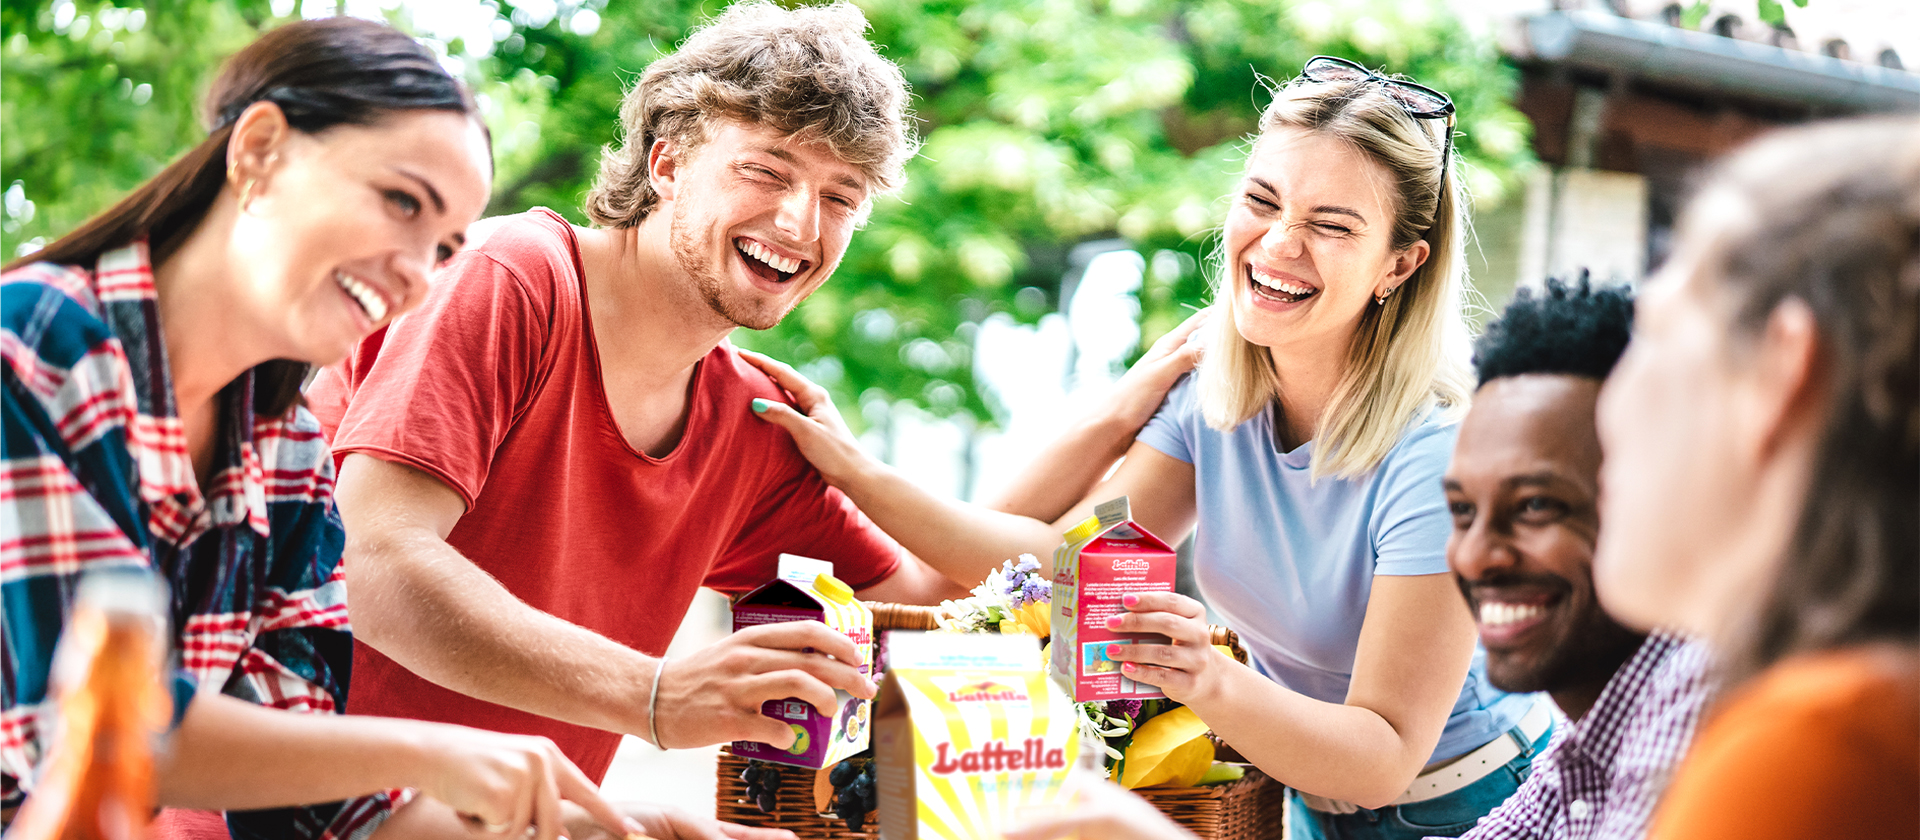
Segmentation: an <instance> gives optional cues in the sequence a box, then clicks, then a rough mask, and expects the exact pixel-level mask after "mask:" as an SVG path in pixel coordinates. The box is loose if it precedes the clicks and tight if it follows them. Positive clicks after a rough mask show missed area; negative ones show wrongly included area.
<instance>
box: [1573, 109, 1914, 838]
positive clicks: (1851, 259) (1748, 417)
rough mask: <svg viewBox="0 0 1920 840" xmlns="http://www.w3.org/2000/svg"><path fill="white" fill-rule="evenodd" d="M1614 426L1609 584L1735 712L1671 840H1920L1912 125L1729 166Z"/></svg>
mask: <svg viewBox="0 0 1920 840" xmlns="http://www.w3.org/2000/svg"><path fill="white" fill-rule="evenodd" d="M1680 242H1681V245H1680V246H1679V247H1678V248H1677V249H1676V250H1675V252H1674V255H1673V258H1672V260H1671V261H1670V262H1669V263H1668V264H1667V266H1666V268H1664V269H1662V271H1661V272H1660V273H1659V275H1658V276H1657V277H1656V278H1654V279H1653V280H1651V281H1649V282H1648V284H1647V286H1646V289H1645V291H1644V293H1643V294H1642V296H1641V298H1640V308H1639V312H1638V314H1637V324H1636V330H1637V332H1636V335H1635V338H1634V340H1633V344H1632V345H1631V346H1630V347H1629V348H1628V350H1627V354H1626V356H1625V358H1623V359H1622V361H1621V363H1620V366H1619V368H1618V369H1616V370H1615V371H1614V374H1613V377H1612V378H1611V379H1610V380H1609V381H1608V384H1607V386H1606V389H1605V392H1604V394H1603V396H1602V398H1601V403H1600V427H1601V428H1600V432H1601V440H1602V443H1603V445H1604V447H1605V450H1606V461H1605V466H1604V467H1603V472H1602V482H1603V486H1604V488H1605V489H1604V491H1603V499H1602V516H1601V519H1602V521H1603V522H1604V523H1605V525H1604V528H1603V532H1602V535H1601V538H1600V541H1599V549H1598V555H1597V556H1596V558H1595V560H1594V575H1595V578H1596V583H1597V585H1598V587H1599V592H1600V596H1601V599H1602V601H1603V603H1604V604H1605V605H1606V607H1607V609H1608V610H1609V611H1610V612H1612V613H1613V614H1614V615H1615V616H1617V617H1619V618H1620V619H1622V620H1623V621H1625V622H1627V623H1629V624H1634V625H1638V626H1642V627H1650V626H1654V625H1661V626H1674V627H1679V628H1682V629H1684V630H1686V631H1691V632H1695V633H1700V634H1704V635H1705V636H1707V637H1708V638H1709V639H1710V640H1712V641H1713V642H1714V644H1715V646H1716V647H1717V649H1718V650H1719V651H1720V653H1721V655H1722V656H1723V672H1722V674H1721V678H1722V680H1723V684H1722V691H1723V693H1722V695H1721V699H1720V700H1719V702H1718V705H1717V706H1716V707H1715V708H1713V709H1711V710H1710V711H1709V712H1708V717H1707V720H1706V723H1705V727H1704V729H1703V730H1702V732H1701V734H1700V736H1699V738H1698V740H1696V741H1695V743H1694V746H1693V749H1692V752H1691V754H1690V755H1689V756H1688V757H1687V759H1686V761H1685V762H1684V763H1683V765H1682V767H1681V769H1680V771H1679V773H1678V774H1677V775H1676V777H1675V778H1674V781H1673V783H1672V785H1671V787H1669V789H1668V792H1667V799H1666V801H1665V802H1664V803H1663V804H1662V806H1661V809H1660V811H1659V812H1658V813H1657V814H1656V816H1655V819H1654V826H1653V829H1652V832H1651V836H1653V837H1655V838H1689V840H1700V838H1721V837H1725V838H1736V837H1737V838H1742V840H1753V838H1775V837H1778V838H1788V837H1793V838H1800V837H1874V838H1887V837H1915V836H1920V527H1916V513H1917V512H1920V407H1916V400H1917V399H1920V342H1917V341H1916V338H1917V337H1920V121H1916V120H1913V119H1911V118H1902V119H1879V120H1863V121H1849V122H1837V123H1830V124H1825V125H1819V126H1814V127H1809V128H1800V129H1794V130H1790V131H1783V132H1780V133H1778V134H1776V135H1773V136H1771V137H1769V138H1767V139H1764V140H1762V141H1760V142H1758V143H1755V144H1753V145H1752V146H1750V147H1748V148H1747V149H1745V150H1743V151H1741V152H1738V153H1736V154H1735V155H1734V156H1733V157H1731V158H1729V159H1728V160H1727V161H1725V162H1724V163H1723V164H1722V165H1720V166H1719V167H1718V169H1717V171H1716V172H1715V173H1714V175H1713V177H1712V179H1711V180H1710V181H1709V182H1708V183H1707V185H1706V186H1705V188H1704V189H1703V191H1702V192H1701V193H1700V195H1699V196H1698V197H1697V198H1696V199H1695V200H1694V201H1693V203H1692V205H1691V206H1690V208H1689V209H1688V211H1687V214H1686V216H1685V217H1684V218H1683V220H1682V225H1681V236H1680Z"/></svg>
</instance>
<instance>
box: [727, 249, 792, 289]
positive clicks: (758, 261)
mask: <svg viewBox="0 0 1920 840" xmlns="http://www.w3.org/2000/svg"><path fill="white" fill-rule="evenodd" d="M733 248H734V250H736V251H739V252H740V256H742V257H745V259H743V260H741V262H744V263H746V266H747V270H748V271H751V272H753V273H754V275H755V276H757V277H760V278H762V279H765V280H768V281H770V282H774V283H785V282H787V281H788V280H791V279H793V276H794V275H795V274H798V273H800V269H802V268H805V267H806V265H807V261H806V260H796V259H791V258H788V257H783V256H780V255H779V254H776V253H774V252H773V251H771V250H768V248H767V247H766V246H764V245H761V244H760V243H758V242H755V241H753V240H751V239H746V238H740V239H735V240H733Z"/></svg>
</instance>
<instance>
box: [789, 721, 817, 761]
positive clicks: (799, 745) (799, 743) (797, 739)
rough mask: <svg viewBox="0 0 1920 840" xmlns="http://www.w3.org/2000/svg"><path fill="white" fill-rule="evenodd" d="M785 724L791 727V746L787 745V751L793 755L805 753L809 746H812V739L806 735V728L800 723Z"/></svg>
mask: <svg viewBox="0 0 1920 840" xmlns="http://www.w3.org/2000/svg"><path fill="white" fill-rule="evenodd" d="M787 725H788V726H791V727H793V746H791V747H788V748H787V752H790V753H793V754H794V755H801V754H803V753H805V752H806V751H807V749H808V748H809V747H812V746H813V743H812V742H813V739H812V738H810V737H808V736H807V730H805V729H803V728H801V726H800V724H797V723H789V724H787Z"/></svg>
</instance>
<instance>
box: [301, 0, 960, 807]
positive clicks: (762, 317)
mask: <svg viewBox="0 0 1920 840" xmlns="http://www.w3.org/2000/svg"><path fill="white" fill-rule="evenodd" d="M864 29H865V20H864V19H863V18H862V17H861V15H860V13H859V11H858V10H856V9H854V8H853V7H852V6H849V5H845V4H836V5H834V6H828V7H815V8H806V9H798V10H793V11H787V10H783V9H781V8H779V7H777V6H774V5H771V4H741V5H736V6H734V7H733V8H731V9H729V10H728V11H727V12H726V13H724V14H722V15H721V16H720V17H719V18H718V19H717V20H716V21H714V22H713V23H711V24H710V25H709V26H707V27H706V28H704V29H702V30H700V31H698V32H696V33H695V34H694V35H693V36H692V37H690V38H689V39H688V41H687V42H686V44H685V45H684V46H683V47H682V48H681V49H680V50H679V51H678V52H677V53H675V54H673V55H670V56H668V57H665V58H662V59H660V60H659V61H656V62H655V63H654V64H653V65H652V66H650V67H649V68H648V69H647V71H646V74H645V75H644V76H643V77H642V78H641V81H640V83H639V85H637V86H636V87H635V88H634V90H633V91H632V92H631V93H630V94H629V95H628V97H627V101H626V103H625V104H624V105H623V107H622V111H621V113H622V122H623V126H622V128H623V129H624V134H625V137H626V143H625V146H624V148H620V149H610V150H609V151H608V152H607V153H606V156H605V160H604V161H603V162H602V166H601V172H600V177H599V181H598V183H596V185H595V186H594V188H593V190H592V192H591V193H589V195H588V197H587V204H588V206H587V211H588V215H590V216H591V217H592V218H593V220H594V221H595V222H596V223H597V226H596V227H594V228H576V227H573V226H571V225H569V224H568V223H567V222H566V221H565V220H563V219H561V218H560V217H559V216H557V215H555V214H553V213H552V212H550V211H547V210H543V209H542V210H534V211H532V212H529V213H524V214H521V215H518V216H512V217H508V218H505V219H496V220H492V221H490V222H484V223H482V224H480V225H476V226H475V230H474V231H473V240H474V242H473V243H472V244H471V246H470V247H469V248H468V249H467V250H464V251H462V252H461V253H459V254H458V255H456V256H455V257H454V258H453V259H452V261H451V262H450V263H449V264H448V266H447V267H446V269H445V270H444V271H442V272H441V273H440V274H439V275H438V276H437V277H436V279H435V280H434V282H433V285H432V288H431V290H430V292H429V294H428V299H427V302H426V303H425V304H424V305H423V306H422V307H421V308H420V310H419V311H417V312H414V313H410V314H408V315H407V316H405V317H403V318H401V319H399V320H398V321H396V322H394V324H393V325H392V326H391V327H390V328H389V329H388V330H386V331H385V332H384V333H383V334H376V335H374V336H373V337H371V338H369V339H368V340H367V341H366V342H365V344H364V345H363V346H362V347H361V348H359V350H358V351H356V353H355V354H354V355H353V356H352V357H350V358H349V359H348V360H347V361H345V362H343V363H342V364H340V365H338V366H335V367H333V368H329V369H328V370H326V371H324V372H323V374H322V376H321V378H320V379H319V380H318V381H316V382H315V383H314V385H313V387H312V388H311V390H310V392H309V394H308V399H309V401H310V403H311V404H312V407H313V408H314V412H315V414H316V415H318V416H319V417H320V418H321V422H322V424H323V425H324V426H325V428H326V430H327V432H328V434H329V435H330V438H331V440H332V442H333V446H334V452H335V457H337V458H341V459H342V464H341V470H340V479H339V488H338V490H337V494H336V495H337V497H338V499H339V504H340V511H341V516H342V517H343V519H344V520H345V522H346V524H347V532H348V535H349V536H348V543H347V547H346V556H347V562H346V568H347V570H348V571H347V574H348V578H349V580H348V585H349V588H350V591H351V592H352V593H353V595H352V616H353V622H354V629H355V635H356V638H357V639H358V640H359V642H358V643H357V644H356V647H355V651H354V674H353V684H352V693H351V695H350V698H349V703H350V705H349V708H350V710H351V711H353V712H356V713H366V714H382V715H394V716H404V717H414V718H426V719H432V720H442V721H458V722H461V723H465V724H469V725H475V726H481V727H486V728H489V729H496V730H502V731H509V732H523V733H535V734H541V735H546V736H548V737H550V738H552V739H553V740H554V741H555V742H556V743H558V744H559V745H560V747H561V748H562V749H563V750H564V751H565V752H566V753H567V755H568V756H569V757H570V758H572V759H573V760H574V762H575V763H577V764H578V765H579V766H580V768H581V769H582V770H584V771H586V772H587V773H588V774H589V775H591V776H593V777H594V778H599V777H601V776H603V775H604V774H605V772H606V768H607V765H608V763H609V762H610V761H611V759H612V757H613V753H614V750H615V748H616V747H617V745H618V743H619V737H620V734H621V733H629V734H634V735H639V736H641V737H645V738H648V739H649V740H653V741H655V742H656V743H658V744H660V745H662V746H664V747H693V746H698V745H706V744H714V743H720V742H726V741H731V740H735V739H748V740H757V741H764V742H768V743H772V744H775V745H777V746H785V745H787V744H788V743H790V742H791V740H792V739H793V737H794V736H793V733H792V731H791V730H790V729H789V728H788V727H786V726H785V725H784V724H781V723H779V722H777V721H775V720H773V719H771V718H767V717H763V716H761V715H760V705H761V703H762V702H763V701H766V700H770V699H779V698H784V697H799V698H802V699H805V700H809V701H813V702H814V703H815V704H816V705H818V706H822V707H826V706H827V704H829V703H830V702H831V701H832V692H833V690H834V689H836V688H838V689H845V690H848V691H852V692H853V693H855V694H857V695H859V696H862V697H871V696H872V693H873V686H872V684H871V683H870V682H868V681H867V680H866V679H865V678H864V677H861V676H860V675H859V674H858V672H856V671H855V670H854V668H853V666H851V665H849V664H847V663H848V662H849V661H850V660H852V658H853V656H854V648H853V646H852V644H851V643H850V642H848V641H847V640H846V639H845V638H844V637H841V636H839V635H837V634H835V633H833V632H831V631H829V630H827V629H826V627H825V626H824V625H821V624H818V623H806V624H798V623H796V624H785V625H773V626H767V627H758V628H752V629H749V630H744V631H741V632H739V633H735V634H733V635H732V636H730V637H728V638H726V639H725V640H723V641H721V642H719V643H717V644H715V645H714V646H712V647H710V648H707V649H706V650H703V651H700V652H699V653H698V654H695V655H693V656H689V657H686V658H684V659H680V658H676V659H674V660H672V661H671V662H669V661H667V660H666V659H663V658H656V657H657V656H659V655H660V654H662V653H663V652H664V651H665V649H666V647H667V643H668V642H669V641H670V640H671V639H672V637H673V633H674V630H675V629H676V628H677V627H678V626H679V623H680V620H681V618H682V617H683V616H684V614H685V612H686V609H687V607H688V604H689V603H690V602H691V600H692V598H693V596H694V593H695V591H696V590H697V589H699V588H700V587H702V586H708V587H712V588H714V589H717V590H720V591H722V592H728V593H737V592H742V591H745V590H747V589H749V588H752V587H754V586H757V585H759V584H761V583H764V582H766V581H767V580H769V579H771V578H772V577H773V575H774V572H775V560H776V558H777V556H778V555H779V554H780V553H781V552H790V553H795V554H803V555H807V556H811V557H817V558H821V559H824V560H830V561H833V562H834V563H835V565H836V573H837V575H838V576H840V577H841V578H842V579H844V580H846V581H847V582H848V583H849V584H850V585H852V586H853V587H854V588H855V589H857V590H859V591H860V593H861V595H862V596H863V597H866V598H869V599H874V600H890V601H904V602H913V603H933V602H937V601H938V600H939V599H941V598H944V597H956V596H958V595H961V594H964V591H965V590H964V588H963V587H961V586H960V585H958V584H956V583H954V582H953V581H951V580H949V579H948V578H946V577H944V576H942V575H940V574H939V573H938V572H935V571H933V570H932V569H931V568H929V567H928V566H926V565H925V564H924V563H922V562H921V561H920V560H918V559H916V558H914V557H912V556H911V555H908V554H906V553H905V552H903V551H902V550H901V549H900V547H899V546H898V545H897V544H896V543H895V542H894V541H893V540H891V539H890V538H888V537H887V536H886V535H885V534H883V533H881V532H880V531H879V530H878V529H876V528H875V527H874V526H873V524H872V523H871V522H869V521H868V520H867V518H866V517H865V516H864V515H862V514H861V513H860V512H859V511H858V510H856V509H855V508H854V507H853V505H852V504H851V503H850V502H849V501H848V500H847V499H846V497H845V496H843V495H841V493H840V492H839V491H837V490H834V489H832V488H831V487H828V486H827V485H826V483H825V482H824V481H823V480H822V479H821V478H820V475H819V474H818V473H817V472H815V471H814V469H813V468H812V467H811V466H809V465H808V464H807V463H806V462H805V460H804V459H802V458H801V456H800V454H799V452H798V451H797V450H796V449H795V447H794V445H793V443H792V441H791V440H790V439H789V437H788V436H787V433H786V432H785V431H783V430H781V429H780V428H779V427H777V426H774V425H773V424H770V423H766V422H764V421H762V420H760V419H758V418H757V417H755V416H754V413H753V409H752V407H751V406H752V404H753V403H754V402H755V401H756V400H770V401H785V400H786V399H787V396H786V394H785V393H784V392H783V391H782V390H781V389H780V388H779V387H778V386H776V385H775V384H774V383H773V381H772V380H771V379H769V378H768V377H767V375H766V374H764V373H762V372H761V371H759V370H758V369H756V368H755V367H754V366H753V365H751V364H750V363H748V362H747V361H745V360H744V357H743V354H742V353H741V352H740V351H737V350H735V349H733V348H732V347H731V346H730V345H728V344H727V343H726V339H727V336H728V335H729V334H730V333H731V332H732V331H733V330H734V329H735V328H736V327H740V326H745V327H750V328H754V329H766V328H768V327H772V326H773V325H774V324H776V323H778V322H779V321H780V319H781V318H782V317H784V316H785V315H786V314H787V312H788V311H790V310H791V309H792V308H793V307H794V306H795V305H796V304H798V303H799V302H800V301H801V300H802V299H804V298H806V296H807V295H808V294H810V293H811V292H812V291H813V290H814V289H816V288H819V286H820V284H822V283H824V282H826V280H827V278H828V277H829V276H830V275H831V274H832V272H833V269H834V267H835V266H836V264H838V262H839V261H840V258H841V255H842V254H843V253H844V251H845V249H846V246H847V242H848V239H849V237H850V236H851V235H852V233H853V231H854V229H855V228H856V227H858V226H859V224H860V222H861V221H862V220H863V219H864V217H865V215H866V214H867V212H868V211H869V210H870V208H871V202H872V197H873V196H874V195H875V194H877V193H879V192H882V191H885V190H887V189H891V188H893V187H894V186H896V185H897V183H898V182H899V180H900V170H901V167H902V165H903V163H904V161H905V160H906V159H907V158H908V157H909V156H911V154H912V152H913V148H914V141H913V139H912V138H911V136H910V132H909V130H908V128H907V125H906V115H905V106H906V102H907V92H906V83H905V81H904V79H903V78H902V77H901V75H900V72H899V70H898V68H896V67H895V66H894V65H893V64H892V63H891V62H888V61H887V60H885V59H883V58H881V57H880V56H879V55H877V54H876V53H875V52H874V50H873V48H872V46H871V45H870V44H868V43H867V41H866V40H865V38H864V36H863V34H862V33H863V31H864ZM985 572H986V569H985V568H982V569H979V570H971V569H965V570H956V576H965V577H970V578H975V579H977V578H978V577H979V576H980V575H984V574H985ZM821 654H830V655H831V657H829V656H823V655H821Z"/></svg>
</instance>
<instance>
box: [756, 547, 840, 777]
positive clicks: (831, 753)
mask: <svg viewBox="0 0 1920 840" xmlns="http://www.w3.org/2000/svg"><path fill="white" fill-rule="evenodd" d="M809 620H811V621H818V622H821V623H823V624H825V625H827V626H828V627H831V628H833V629H835V630H838V631H839V632H841V633H844V634H846V636H847V638H849V639H852V640H853V644H854V646H855V647H857V648H859V649H860V662H859V663H858V664H859V668H860V673H862V674H866V675H871V674H872V669H873V610H870V609H868V608H867V606H866V605H865V604H862V603H860V601H859V600H858V599H856V598H854V597H853V589H852V588H850V587H848V586H847V585H846V584H845V583H842V582H840V580H839V579H838V578H836V577H834V576H833V564H832V563H828V562H826V561H823V560H814V559H812V558H808V557H797V556H794V555H791V554H782V555H780V571H779V576H778V577H776V578H775V579H774V580H773V581H772V582H770V583H768V584H767V585H765V586H762V587H760V588H759V589H755V590H753V591H752V592H749V593H747V594H745V595H743V596H741V597H740V599H739V600H737V601H735V602H734V603H733V629H734V630H736V631H737V630H740V629H743V628H747V627H754V626H757V625H761V624H777V623H779V622H782V621H809ZM834 700H835V705H834V708H833V709H831V710H829V711H828V712H826V713H825V714H822V713H821V712H820V711H816V710H815V709H814V708H813V705H812V704H810V703H807V702H805V701H803V700H798V699H794V698H788V699H786V700H769V701H767V702H766V703H764V704H762V705H761V706H760V713H761V714H763V715H766V716H767V717H770V718H774V719H775V720H779V721H781V722H783V723H785V724H787V725H788V726H791V727H793V732H794V742H793V746H792V747H791V748H789V749H785V750H782V749H780V748H778V747H774V746H770V745H767V744H762V743H759V742H756V741H735V742H733V754H734V755H738V756H743V757H746V758H757V759H760V760H762V761H774V762H779V763H781V764H791V765H793V766H795V767H807V768H811V769H819V768H822V767H829V766H832V765H834V764H837V763H839V762H840V760H841V759H844V758H846V757H847V756H850V755H853V754H854V753H857V752H860V751H862V750H865V749H866V748H867V742H868V726H867V723H868V717H869V714H870V711H871V709H870V708H869V706H868V704H867V701H865V700H862V699H860V698H858V697H854V696H853V695H851V694H848V693H847V692H845V691H839V690H835V691H834Z"/></svg>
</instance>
